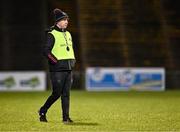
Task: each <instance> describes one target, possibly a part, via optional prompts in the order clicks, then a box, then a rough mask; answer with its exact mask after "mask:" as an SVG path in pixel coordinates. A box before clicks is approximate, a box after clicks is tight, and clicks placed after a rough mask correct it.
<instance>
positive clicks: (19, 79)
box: [0, 71, 46, 91]
mask: <svg viewBox="0 0 180 132" xmlns="http://www.w3.org/2000/svg"><path fill="white" fill-rule="evenodd" d="M45 89H46V73H45V72H44V71H23V72H0V91H44V90H45Z"/></svg>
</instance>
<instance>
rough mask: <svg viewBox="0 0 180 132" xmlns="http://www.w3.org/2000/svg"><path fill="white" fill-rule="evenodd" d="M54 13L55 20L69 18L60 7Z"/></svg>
mask: <svg viewBox="0 0 180 132" xmlns="http://www.w3.org/2000/svg"><path fill="white" fill-rule="evenodd" d="M53 13H54V17H55V22H58V21H59V20H61V19H63V18H69V16H68V15H67V14H66V13H65V12H63V11H61V10H60V9H58V8H56V9H54V10H53Z"/></svg>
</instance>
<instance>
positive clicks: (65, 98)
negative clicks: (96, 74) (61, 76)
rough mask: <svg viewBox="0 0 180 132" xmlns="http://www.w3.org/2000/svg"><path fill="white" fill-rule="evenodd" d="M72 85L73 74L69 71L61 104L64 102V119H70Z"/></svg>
mask: <svg viewBox="0 0 180 132" xmlns="http://www.w3.org/2000/svg"><path fill="white" fill-rule="evenodd" d="M71 85H72V72H71V71H68V72H67V76H66V80H65V85H64V87H63V90H62V95H61V102H62V114H63V119H67V118H69V105H70V89H71Z"/></svg>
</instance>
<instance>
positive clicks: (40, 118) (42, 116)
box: [38, 111, 48, 122]
mask: <svg viewBox="0 0 180 132" xmlns="http://www.w3.org/2000/svg"><path fill="white" fill-rule="evenodd" d="M38 113H39V116H40V117H39V120H40V122H48V121H47V119H46V114H45V113H41V112H40V111H38Z"/></svg>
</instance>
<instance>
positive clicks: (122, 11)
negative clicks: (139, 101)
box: [0, 0, 180, 89]
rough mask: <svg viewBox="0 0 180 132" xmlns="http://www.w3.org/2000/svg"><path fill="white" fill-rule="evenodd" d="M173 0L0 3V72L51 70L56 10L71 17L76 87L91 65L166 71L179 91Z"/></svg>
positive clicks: (179, 44) (179, 22)
mask: <svg viewBox="0 0 180 132" xmlns="http://www.w3.org/2000/svg"><path fill="white" fill-rule="evenodd" d="M179 5H180V2H179V1H174V0H29V1H21V0H1V1H0V71H25V70H28V71H32V70H33V71H36V70H45V71H48V65H47V61H46V59H45V58H44V57H43V55H42V47H43V45H44V43H45V29H46V28H48V27H49V26H52V25H53V24H54V17H53V14H52V10H53V9H54V8H60V9H62V10H63V11H65V12H66V13H67V14H68V15H69V16H70V22H69V27H68V30H69V31H70V32H71V33H72V37H73V41H74V49H75V53H76V58H77V64H76V67H75V70H74V77H75V81H74V84H73V85H74V86H73V88H82V89H83V88H84V71H85V69H86V67H89V66H103V67H164V68H165V69H166V86H167V89H178V88H180V87H179V86H180V81H179V80H180V68H179V67H180V59H179V58H180V12H179Z"/></svg>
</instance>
